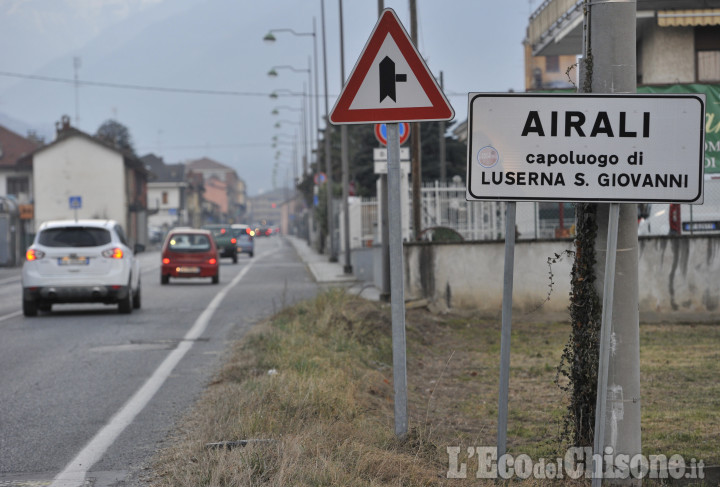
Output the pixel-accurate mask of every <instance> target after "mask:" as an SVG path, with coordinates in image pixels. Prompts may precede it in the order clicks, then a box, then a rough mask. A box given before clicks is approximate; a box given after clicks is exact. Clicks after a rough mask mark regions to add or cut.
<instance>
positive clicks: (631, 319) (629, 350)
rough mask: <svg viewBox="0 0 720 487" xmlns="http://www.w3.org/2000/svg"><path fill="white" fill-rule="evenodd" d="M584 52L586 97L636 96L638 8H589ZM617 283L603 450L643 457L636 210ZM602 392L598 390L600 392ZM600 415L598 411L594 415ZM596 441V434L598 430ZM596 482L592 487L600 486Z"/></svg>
mask: <svg viewBox="0 0 720 487" xmlns="http://www.w3.org/2000/svg"><path fill="white" fill-rule="evenodd" d="M586 8H587V14H586V15H587V17H586V19H585V43H584V44H585V45H584V48H583V62H582V63H581V65H582V67H583V71H582V72H581V76H582V77H583V78H584V79H581V86H582V87H583V91H585V92H592V93H635V92H636V83H637V81H636V73H637V60H636V47H635V39H636V38H635V35H636V9H637V6H636V3H635V2H634V1H628V0H621V1H605V2H589V3H588V2H586ZM609 207H610V205H607V204H603V205H599V207H598V213H597V215H598V216H597V224H598V233H597V239H596V243H595V252H596V255H597V256H598V258H597V263H596V265H595V269H594V271H595V275H596V276H597V280H596V281H595V283H596V289H597V292H598V294H599V295H600V296H601V298H602V296H603V284H604V280H605V279H604V278H605V260H606V259H607V255H606V254H607V252H606V247H607V238H608V232H607V229H608V222H609ZM615 268H616V271H615V273H616V281H615V287H614V293H613V299H612V301H613V306H612V316H613V319H612V328H611V336H612V339H611V342H610V343H611V344H610V361H609V366H608V370H607V377H608V381H607V384H606V385H607V400H606V402H605V404H604V407H603V408H602V409H604V410H605V415H604V416H605V417H604V418H598V419H597V420H596V423H595V424H596V425H597V424H598V420H600V421H603V420H604V423H605V428H604V431H605V433H604V441H603V443H602V445H600V447H601V448H602V449H604V448H606V447H611V448H612V455H613V458H617V456H618V455H620V454H625V455H629V456H630V458H632V457H633V456H634V455H637V454H640V453H641V439H640V338H639V321H640V317H639V311H638V238H637V205H635V204H622V205H620V216H619V221H618V236H617V257H616V266H615ZM598 389H599V388H598ZM596 414H600V408H598V409H597V410H596ZM595 433H596V435H597V434H598V431H597V427H596V432H595ZM599 483H600V482H599V481H598V480H595V479H594V481H593V485H599ZM605 483H606V484H608V485H640V480H639V479H631V478H628V479H626V480H619V479H614V480H609V481H606V482H605Z"/></svg>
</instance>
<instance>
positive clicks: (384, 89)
mask: <svg viewBox="0 0 720 487" xmlns="http://www.w3.org/2000/svg"><path fill="white" fill-rule="evenodd" d="M406 81H407V75H406V74H395V62H394V61H393V60H392V59H390V57H389V56H385V58H384V59H383V60H382V61H380V101H383V100H384V99H385V98H386V97H390V99H391V100H392V101H394V102H397V99H396V90H395V84H396V83H404V82H406Z"/></svg>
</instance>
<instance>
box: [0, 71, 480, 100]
mask: <svg viewBox="0 0 720 487" xmlns="http://www.w3.org/2000/svg"><path fill="white" fill-rule="evenodd" d="M0 76H5V77H8V78H19V79H28V80H34V81H45V82H50V83H64V84H71V85H75V86H95V87H99V88H117V89H122V90H136V91H155V92H162V93H184V94H190V95H215V96H261V97H269V96H271V95H274V96H278V97H281V96H289V97H301V96H305V95H304V94H303V93H299V92H298V93H294V92H285V91H282V90H275V91H273V92H270V93H262V92H253V91H233V90H209V89H201V88H170V87H167V86H149V85H136V84H129V83H110V82H106V81H82V80H79V79H71V78H58V77H54V76H41V75H36V74H23V73H12V72H9V71H0ZM311 96H313V97H315V96H320V95H311ZM323 96H324V95H323ZM329 96H330V97H331V98H332V97H334V98H337V95H329ZM445 96H449V97H450V96H452V97H460V96H462V97H467V93H457V92H446V93H445Z"/></svg>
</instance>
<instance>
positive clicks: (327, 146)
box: [263, 0, 337, 262]
mask: <svg viewBox="0 0 720 487" xmlns="http://www.w3.org/2000/svg"><path fill="white" fill-rule="evenodd" d="M320 11H321V16H322V24H323V78H324V84H325V134H324V136H325V173H326V180H325V182H326V185H327V186H326V187H327V210H328V211H327V214H328V215H327V216H328V233H329V237H330V262H337V256H336V255H335V245H334V239H335V236H334V233H335V228H334V227H335V222H334V220H333V218H332V189H331V188H332V174H331V172H330V169H331V164H330V162H331V160H330V124H329V121H330V117H329V112H330V108H329V106H328V82H327V42H326V38H325V37H326V36H325V30H326V29H325V0H320ZM273 32H290V33H291V34H293V35H296V36H310V35H311V36H313V49H314V53H315V55H314V58H315V93H316V94H318V93H320V90H319V89H318V87H317V84H318V76H317V72H318V69H317V65H318V56H317V35H316V29H315V18H314V17H313V31H312V32H295V31H294V30H292V29H271V30H270V31H269V32H268V33H267V35H265V37H264V38H263V40H265V41H267V42H274V41H276V40H277V39H276V38H275V36H274V35H273ZM318 98H319V97H317V96H316V97H315V117H316V119H317V123H316V127H317V129H318V135H319V132H320V120H319V113H320V108H319V106H318V103H319V101H318Z"/></svg>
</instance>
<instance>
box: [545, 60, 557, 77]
mask: <svg viewBox="0 0 720 487" xmlns="http://www.w3.org/2000/svg"><path fill="white" fill-rule="evenodd" d="M545 72H546V73H559V72H560V56H545Z"/></svg>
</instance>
